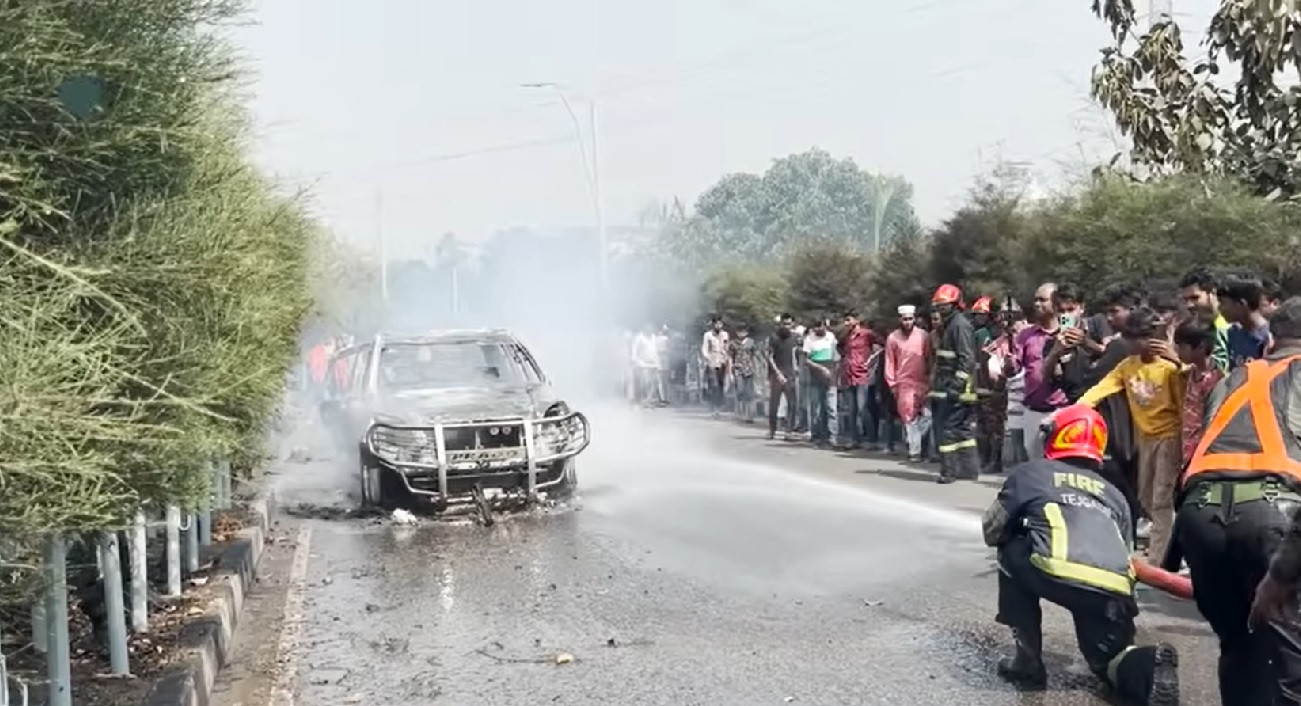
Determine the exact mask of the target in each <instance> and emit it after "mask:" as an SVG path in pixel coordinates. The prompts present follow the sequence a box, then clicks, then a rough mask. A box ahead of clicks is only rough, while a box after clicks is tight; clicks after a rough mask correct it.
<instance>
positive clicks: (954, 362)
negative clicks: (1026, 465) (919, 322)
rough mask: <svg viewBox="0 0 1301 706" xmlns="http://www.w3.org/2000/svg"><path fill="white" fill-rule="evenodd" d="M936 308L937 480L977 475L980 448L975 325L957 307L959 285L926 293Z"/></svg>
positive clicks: (959, 297) (947, 286)
mask: <svg viewBox="0 0 1301 706" xmlns="http://www.w3.org/2000/svg"><path fill="white" fill-rule="evenodd" d="M931 307H932V308H933V309H934V310H935V311H937V312H939V315H940V326H941V327H942V329H941V333H940V340H939V344H938V345H937V346H936V348H935V373H934V375H933V377H932V382H931V392H930V396H931V397H932V398H933V399H935V401H936V403H937V406H938V408H939V410H938V411H939V415H938V418H939V420H940V424H941V426H940V429H939V431H938V433H937V434H936V438H937V440H938V444H937V445H938V446H939V452H940V477H939V480H938V482H940V483H952V482H953V481H955V480H958V479H962V480H976V479H977V478H979V477H980V453H979V452H978V451H977V449H976V405H977V402H978V400H977V399H976V367H977V353H978V349H977V347H976V330H975V327H973V326H972V325H971V320H970V319H968V318H967V316H966V314H963V313H962V312H961V311H959V309H960V308H961V307H962V290H961V289H958V287H957V286H955V285H952V284H942V285H940V287H939V288H938V289H936V290H935V295H934V296H933V297H931Z"/></svg>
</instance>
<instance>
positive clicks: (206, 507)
mask: <svg viewBox="0 0 1301 706" xmlns="http://www.w3.org/2000/svg"><path fill="white" fill-rule="evenodd" d="M210 489H211V492H210V493H209V495H208V497H207V498H205V500H204V502H202V503H201V504H200V506H199V507H197V508H190V509H185V510H183V509H182V508H180V507H176V506H170V507H166V508H161V509H158V510H156V513H157V515H158V517H156V518H154V519H152V520H151V519H150V518H148V517H147V513H146V511H145V509H140V510H139V511H137V512H136V514H135V517H134V519H133V522H132V523H131V524H130V525H129V526H128V527H126V528H123V529H121V530H112V531H105V532H100V533H98V535H97V536H95V537H94V539H95V549H96V552H95V554H96V563H97V565H98V569H99V576H100V579H101V581H102V586H103V594H104V595H103V599H104V605H105V608H106V610H105V628H106V635H107V642H108V653H109V665H108V666H109V672H110V673H112V674H114V675H119V676H126V675H129V674H130V672H131V664H130V651H129V634H130V633H132V632H133V633H136V634H143V633H147V632H148V631H149V577H148V575H147V567H148V562H147V554H148V550H149V544H150V535H151V534H153V535H156V534H157V533H158V532H157V531H158V530H163V532H162V535H163V537H162V539H163V541H164V542H165V548H164V556H165V565H166V567H167V581H166V595H167V596H168V597H170V598H179V597H180V596H181V595H182V593H183V591H184V586H183V581H182V579H183V578H184V577H185V576H187V575H191V574H194V573H195V572H197V571H198V570H199V566H200V561H199V557H200V554H201V553H202V551H203V550H204V549H205V548H206V547H207V546H208V545H209V544H211V542H212V521H213V511H214V510H225V509H228V508H229V507H230V506H231V490H232V479H231V470H230V464H229V463H228V462H226V461H219V462H216V463H213V464H212V476H211V484H210ZM155 538H156V537H155ZM124 540H125V542H126V547H127V554H128V556H129V561H128V563H127V566H125V567H124V566H123V565H122V560H121V556H122V554H121V543H122V542H123V541H124ZM68 546H69V538H68V537H67V536H65V535H62V534H54V535H51V536H49V537H46V538H45V549H44V566H43V569H44V571H45V579H46V581H45V586H46V588H45V591H44V595H43V596H42V597H41V599H40V600H38V601H37V602H36V603H34V604H33V605H32V606H31V626H32V634H31V644H32V647H33V648H34V649H35V650H36V651H37V652H38V653H40V654H42V655H44V658H45V667H46V678H45V682H44V685H45V686H46V687H47V692H48V696H47V699H46V703H47V704H48V706H72V703H73V699H72V694H73V684H72V674H71V672H72V663H71V645H70V644H69V635H68ZM2 560H3V557H0V561H2ZM124 572H125V573H124ZM124 577H125V578H127V579H129V580H125V581H124ZM126 584H129V589H128V588H127V587H126ZM128 594H129V595H128ZM128 615H129V619H130V624H129V631H128ZM3 627H4V626H2V625H0V630H2V629H3ZM35 684H36V683H35V682H33V683H32V684H31V685H35ZM15 693H16V694H17V697H16V698H17V700H15V697H14V694H15ZM28 703H29V683H28V682H27V681H25V680H21V679H18V678H17V677H15V676H14V675H13V674H12V673H10V672H9V665H8V663H7V661H6V659H5V655H3V654H0V706H28Z"/></svg>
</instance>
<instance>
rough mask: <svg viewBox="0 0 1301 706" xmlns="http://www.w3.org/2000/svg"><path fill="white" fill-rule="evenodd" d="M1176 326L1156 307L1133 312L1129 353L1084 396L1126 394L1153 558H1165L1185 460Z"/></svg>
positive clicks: (1092, 402) (1094, 399)
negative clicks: (1174, 340) (1173, 333)
mask: <svg viewBox="0 0 1301 706" xmlns="http://www.w3.org/2000/svg"><path fill="white" fill-rule="evenodd" d="M1171 328H1172V327H1171V326H1170V325H1169V323H1168V322H1166V321H1164V320H1163V317H1161V316H1160V315H1158V314H1157V313H1156V312H1154V311H1152V309H1150V308H1147V307H1139V308H1137V309H1134V310H1133V311H1131V312H1130V314H1129V320H1128V321H1127V322H1126V323H1125V327H1124V330H1123V331H1122V332H1121V335H1122V336H1123V337H1124V338H1125V341H1126V342H1127V343H1129V347H1130V356H1129V357H1128V358H1125V359H1124V360H1122V361H1120V363H1119V364H1117V365H1116V367H1115V368H1113V369H1112V371H1111V372H1110V373H1107V376H1106V377H1104V378H1103V379H1102V380H1100V381H1098V383H1097V384H1096V385H1094V386H1093V387H1092V388H1091V389H1090V390H1088V391H1087V392H1085V393H1084V395H1083V396H1082V397H1080V403H1081V404H1086V405H1089V406H1090V407H1094V406H1096V405H1097V404H1098V403H1100V402H1102V400H1103V399H1104V398H1106V397H1110V396H1111V395H1114V394H1116V393H1118V392H1124V393H1125V400H1126V402H1128V403H1129V414H1130V416H1131V417H1132V418H1133V420H1134V431H1135V432H1136V434H1135V435H1136V437H1137V441H1138V501H1139V504H1141V505H1142V506H1143V509H1144V510H1145V511H1146V512H1147V514H1148V517H1149V518H1150V519H1151V521H1152V531H1151V534H1150V536H1149V539H1148V548H1147V552H1148V557H1149V558H1151V559H1152V560H1153V561H1162V560H1164V558H1165V553H1166V547H1167V546H1168V545H1169V543H1170V533H1171V530H1172V528H1173V525H1174V488H1175V484H1176V482H1177V481H1178V479H1179V466H1180V463H1181V459H1182V453H1183V452H1182V448H1181V446H1180V430H1181V423H1182V411H1183V399H1184V389H1183V388H1184V377H1183V374H1182V370H1183V366H1182V364H1181V363H1180V362H1179V357H1178V354H1177V353H1175V351H1174V346H1173V344H1172V343H1171V339H1170V329H1171Z"/></svg>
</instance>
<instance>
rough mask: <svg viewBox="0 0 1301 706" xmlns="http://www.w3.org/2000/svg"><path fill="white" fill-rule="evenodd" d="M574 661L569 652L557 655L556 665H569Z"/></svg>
mask: <svg viewBox="0 0 1301 706" xmlns="http://www.w3.org/2000/svg"><path fill="white" fill-rule="evenodd" d="M573 661H574V656H573V655H571V654H569V653H568V652H561V653H559V654H557V655H556V664H569V663H570V662H573Z"/></svg>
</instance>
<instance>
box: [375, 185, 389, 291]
mask: <svg viewBox="0 0 1301 706" xmlns="http://www.w3.org/2000/svg"><path fill="white" fill-rule="evenodd" d="M375 250H376V254H377V256H378V257H379V296H380V300H381V301H383V302H384V303H385V304H388V254H387V253H385V252H384V190H383V189H382V188H377V189H375Z"/></svg>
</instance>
